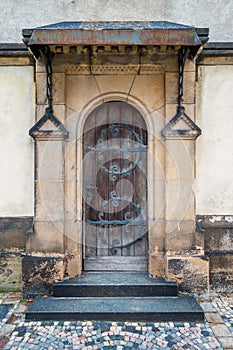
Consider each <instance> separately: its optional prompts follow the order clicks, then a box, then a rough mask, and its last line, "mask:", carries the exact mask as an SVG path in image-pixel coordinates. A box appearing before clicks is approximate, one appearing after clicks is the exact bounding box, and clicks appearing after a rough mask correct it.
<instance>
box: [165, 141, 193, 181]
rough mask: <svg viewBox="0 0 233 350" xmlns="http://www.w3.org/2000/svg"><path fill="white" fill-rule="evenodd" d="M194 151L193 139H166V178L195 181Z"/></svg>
mask: <svg viewBox="0 0 233 350" xmlns="http://www.w3.org/2000/svg"><path fill="white" fill-rule="evenodd" d="M194 152H195V142H194V141H193V140H166V178H167V179H169V180H180V179H183V180H186V181H193V179H194V160H195V155H194Z"/></svg>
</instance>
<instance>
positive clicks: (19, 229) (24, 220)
mask: <svg viewBox="0 0 233 350" xmlns="http://www.w3.org/2000/svg"><path fill="white" fill-rule="evenodd" d="M32 225H33V218H32V217H8V218H7V217H4V218H0V247H1V251H25V248H26V234H27V231H28V230H30V229H31V227H32Z"/></svg>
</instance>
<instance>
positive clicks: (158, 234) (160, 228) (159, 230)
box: [148, 219, 166, 253]
mask: <svg viewBox="0 0 233 350" xmlns="http://www.w3.org/2000/svg"><path fill="white" fill-rule="evenodd" d="M148 224H149V233H148V236H149V244H150V247H149V249H150V252H151V253H153V252H154V247H155V246H156V247H157V248H158V251H161V252H162V251H164V249H165V237H166V234H165V232H166V231H165V220H164V219H159V220H153V221H152V220H149V222H148Z"/></svg>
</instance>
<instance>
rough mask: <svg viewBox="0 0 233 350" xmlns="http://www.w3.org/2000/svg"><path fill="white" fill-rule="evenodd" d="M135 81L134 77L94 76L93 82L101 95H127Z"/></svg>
mask: <svg viewBox="0 0 233 350" xmlns="http://www.w3.org/2000/svg"><path fill="white" fill-rule="evenodd" d="M134 79H135V76H134V75H127V74H126V75H96V76H95V80H96V83H97V85H98V89H99V91H100V93H101V94H103V95H104V94H106V93H109V92H117V93H118V92H120V93H122V92H123V93H125V94H128V93H129V92H130V88H131V86H132V83H133V81H134ZM103 98H104V97H103Z"/></svg>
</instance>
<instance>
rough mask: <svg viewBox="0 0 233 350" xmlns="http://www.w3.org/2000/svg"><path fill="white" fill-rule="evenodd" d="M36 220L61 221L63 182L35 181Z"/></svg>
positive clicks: (62, 213)
mask: <svg viewBox="0 0 233 350" xmlns="http://www.w3.org/2000/svg"><path fill="white" fill-rule="evenodd" d="M35 189H36V203H35V218H36V220H37V221H51V222H52V221H62V220H63V219H64V182H63V181H60V180H58V181H49V180H48V181H47V180H41V181H39V180H37V181H35Z"/></svg>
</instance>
